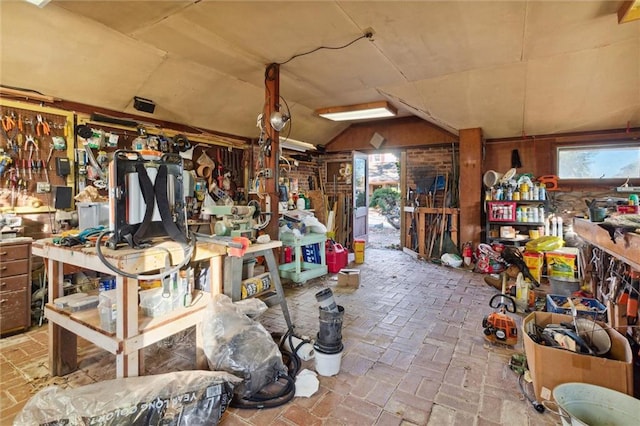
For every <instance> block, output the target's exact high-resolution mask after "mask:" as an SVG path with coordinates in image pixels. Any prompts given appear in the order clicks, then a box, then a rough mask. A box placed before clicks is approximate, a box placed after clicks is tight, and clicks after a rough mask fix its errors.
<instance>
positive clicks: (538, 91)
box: [525, 39, 640, 133]
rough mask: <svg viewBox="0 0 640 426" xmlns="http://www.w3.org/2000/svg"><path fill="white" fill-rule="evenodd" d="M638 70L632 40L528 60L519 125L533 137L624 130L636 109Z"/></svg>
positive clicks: (639, 47) (639, 105)
mask: <svg viewBox="0 0 640 426" xmlns="http://www.w3.org/2000/svg"><path fill="white" fill-rule="evenodd" d="M639 67H640V40H638V39H632V40H628V41H623V42H619V43H616V44H613V45H610V46H607V47H604V48H600V49H591V50H584V51H580V52H577V53H574V54H571V55H558V56H553V57H550V58H544V59H540V60H535V61H530V62H529V65H528V70H527V99H526V104H525V111H526V114H525V117H526V122H525V127H526V128H527V129H536V133H557V132H570V131H577V130H597V129H601V128H612V127H626V123H627V121H629V120H631V117H632V116H637V115H638V114H637V112H638V110H640V96H638V86H639V85H640V81H639V76H640V72H639ZM615 123H618V124H617V125H615ZM603 126H604V127H603Z"/></svg>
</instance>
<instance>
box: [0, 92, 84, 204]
mask: <svg viewBox="0 0 640 426" xmlns="http://www.w3.org/2000/svg"><path fill="white" fill-rule="evenodd" d="M0 117H1V118H2V123H1V124H2V128H1V130H0V176H1V177H2V181H1V187H0V188H1V189H0V207H3V208H5V207H9V208H15V207H25V208H38V207H40V206H52V205H53V204H54V200H53V198H54V194H55V192H56V191H55V189H56V188H57V187H66V186H72V179H73V177H72V170H73V169H72V168H71V169H70V171H69V176H68V177H64V176H62V175H60V174H59V173H58V172H57V170H58V168H57V167H56V164H57V163H58V162H59V161H60V160H57V159H58V158H61V159H65V158H68V152H69V146H71V149H72V147H73V143H74V140H73V131H72V129H73V118H72V117H73V116H72V115H71V114H69V113H67V112H65V111H60V112H59V113H57V112H55V110H53V109H50V108H43V107H39V106H37V105H33V106H31V105H29V104H17V103H2V104H0ZM69 144H71V145H69ZM62 163H65V161H64V160H63V161H62Z"/></svg>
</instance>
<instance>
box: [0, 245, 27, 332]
mask: <svg viewBox="0 0 640 426" xmlns="http://www.w3.org/2000/svg"><path fill="white" fill-rule="evenodd" d="M30 325H31V238H17V239H12V240H6V241H0V334H1V335H6V334H13V333H16V332H19V331H24V330H26V329H28V328H29V326H30Z"/></svg>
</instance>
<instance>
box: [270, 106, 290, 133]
mask: <svg viewBox="0 0 640 426" xmlns="http://www.w3.org/2000/svg"><path fill="white" fill-rule="evenodd" d="M290 119H291V117H289V116H288V115H286V114H283V113H281V112H280V111H274V112H272V113H271V117H270V118H269V122H270V123H271V127H273V129H274V130H275V131H277V132H279V131H281V130H282V129H284V126H286V125H287V122H288V121H289V120H290Z"/></svg>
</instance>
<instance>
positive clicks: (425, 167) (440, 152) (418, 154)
mask: <svg viewBox="0 0 640 426" xmlns="http://www.w3.org/2000/svg"><path fill="white" fill-rule="evenodd" d="M406 169H407V170H406V173H407V174H406V176H407V188H411V189H412V190H414V191H416V194H417V195H418V196H419V197H420V199H421V201H420V205H425V202H424V201H423V200H422V199H424V197H426V196H427V195H428V192H429V187H430V186H431V184H432V183H433V180H434V178H435V177H436V176H438V175H445V174H448V176H449V179H451V171H452V169H453V161H452V156H451V147H450V146H442V147H431V148H428V147H426V148H419V149H408V150H407V167H406ZM439 195H441V194H439ZM436 205H441V200H436Z"/></svg>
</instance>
